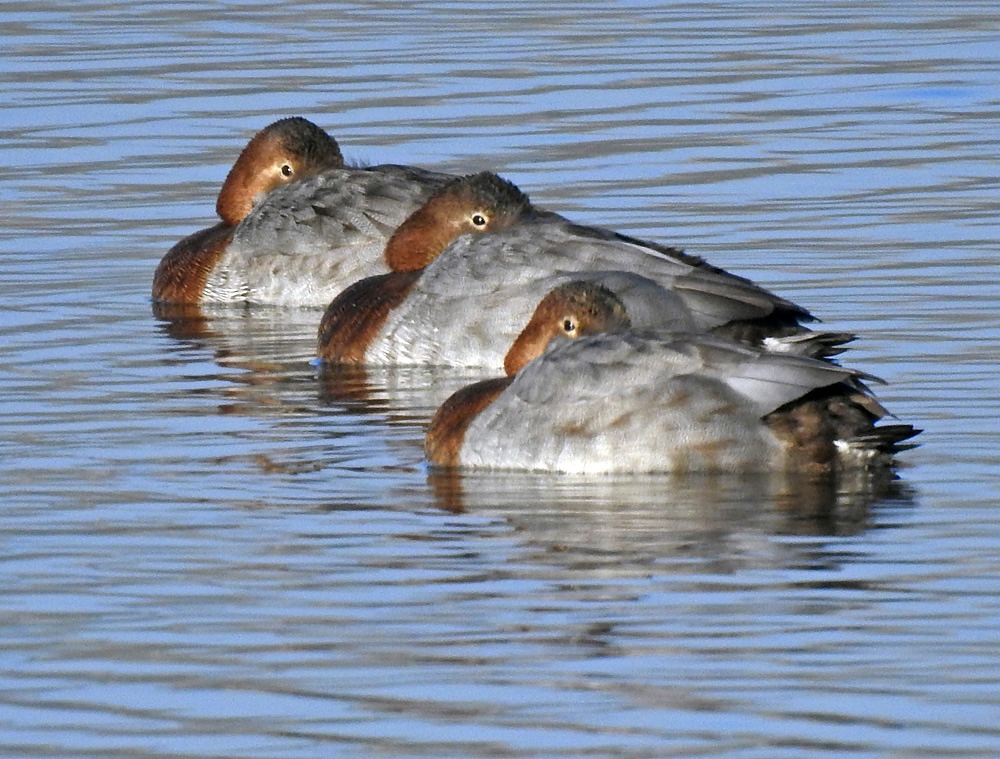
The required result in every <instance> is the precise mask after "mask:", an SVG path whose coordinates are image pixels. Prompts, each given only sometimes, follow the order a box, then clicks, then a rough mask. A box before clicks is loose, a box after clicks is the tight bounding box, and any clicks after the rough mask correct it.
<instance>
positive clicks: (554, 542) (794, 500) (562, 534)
mask: <svg viewBox="0 0 1000 759" xmlns="http://www.w3.org/2000/svg"><path fill="white" fill-rule="evenodd" d="M428 482H429V485H430V487H431V488H432V490H433V493H434V498H435V503H436V505H437V506H438V508H440V509H442V510H446V511H449V512H454V513H475V514H490V515H496V516H498V517H501V518H503V519H504V520H505V521H507V522H508V523H509V524H510V525H511V526H512V527H514V529H516V530H517V531H518V532H519V533H520V534H521V535H522V536H523V540H525V541H526V542H528V543H530V544H531V545H532V546H533V547H534V548H536V549H537V553H536V557H537V558H538V559H539V560H540V561H542V562H544V563H545V564H551V563H553V562H555V563H558V564H560V565H562V566H564V567H573V568H577V569H579V568H585V567H589V568H591V569H598V568H603V569H604V570H606V571H611V572H613V573H614V574H616V575H617V574H619V573H625V574H629V573H630V572H631V571H648V570H649V569H650V568H651V567H652V566H654V565H655V566H656V567H657V572H662V571H663V569H664V566H663V562H670V563H672V564H674V565H675V568H676V569H678V570H679V571H691V572H710V573H718V572H722V573H726V572H730V571H733V570H735V569H737V568H740V567H747V566H781V567H787V566H793V565H795V566H806V567H818V566H824V565H827V564H828V563H830V562H834V563H836V559H835V558H834V557H833V555H832V554H831V553H830V552H828V551H827V550H825V549H821V550H818V552H816V553H811V550H812V549H811V548H810V546H809V544H808V543H797V542H782V541H775V540H774V539H773V538H774V536H817V537H832V536H848V535H857V534H860V533H862V532H864V531H866V530H867V529H869V528H871V527H872V526H874V525H877V524H879V523H880V518H881V517H880V515H884V514H885V513H887V512H890V511H891V510H892V509H899V508H908V507H910V506H912V504H913V494H912V492H911V491H910V489H909V488H908V487H907V486H906V485H905V484H904V483H903V482H902V481H901V480H899V479H897V478H896V477H895V476H894V475H893V474H892V473H891V472H882V473H880V475H879V476H867V477H864V478H857V479H856V480H854V481H850V482H847V481H844V480H843V479H841V480H840V481H832V480H830V479H827V480H815V479H808V478H794V477H788V476H780V475H776V474H760V475H723V476H720V475H690V474H685V475H621V476H599V477H593V476H565V475H555V474H548V473H512V472H497V473H483V472H465V473H463V472H461V471H456V470H431V471H430V473H429V475H428ZM818 545H820V546H822V545H825V541H821V542H820V544H818ZM686 562H691V563H690V566H689V567H688V568H687V569H685V568H684V567H685V566H686Z"/></svg>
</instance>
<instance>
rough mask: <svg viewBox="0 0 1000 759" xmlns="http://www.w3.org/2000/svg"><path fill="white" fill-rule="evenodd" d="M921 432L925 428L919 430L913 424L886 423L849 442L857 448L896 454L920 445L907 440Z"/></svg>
mask: <svg viewBox="0 0 1000 759" xmlns="http://www.w3.org/2000/svg"><path fill="white" fill-rule="evenodd" d="M921 432H923V430H918V429H917V428H916V427H914V426H913V425H912V424H884V425H880V426H878V427H872V429H871V430H870V431H869V432H865V433H862V434H860V435H856V436H855V437H852V438H851V439H850V440H848V441H847V443H848V445H851V446H853V447H856V448H863V449H866V450H870V451H877V452H879V453H886V454H895V453H899V452H900V451H908V450H910V449H911V448H916V447H917V446H918V445H920V444H919V443H907V442H905V441H907V440H910V439H911V438H914V437H916V436H917V435H919V434H920V433H921Z"/></svg>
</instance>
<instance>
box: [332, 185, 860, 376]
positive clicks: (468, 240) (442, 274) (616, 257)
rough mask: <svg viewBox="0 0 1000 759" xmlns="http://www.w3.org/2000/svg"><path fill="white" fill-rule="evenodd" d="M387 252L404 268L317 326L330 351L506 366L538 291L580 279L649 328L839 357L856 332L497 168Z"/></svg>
mask: <svg viewBox="0 0 1000 759" xmlns="http://www.w3.org/2000/svg"><path fill="white" fill-rule="evenodd" d="M477 221H478V222H479V224H478V225H477V224H476V222H477ZM384 255H385V258H386V260H387V261H389V262H390V268H391V269H392V271H390V272H387V273H384V274H381V275H377V276H373V277H370V278H366V279H362V280H359V281H358V282H355V283H354V284H352V285H350V286H349V287H347V288H346V289H345V290H344V291H343V292H342V293H341V294H340V295H339V296H338V297H337V298H335V299H334V300H333V301H332V302H331V303H330V305H329V306H328V307H327V309H326V311H325V313H324V315H323V318H322V319H321V321H320V325H319V330H318V341H317V354H318V357H319V359H320V360H321V361H325V362H329V363H345V364H374V365H379V364H381V365H387V364H440V365H446V366H481V367H484V368H490V369H494V370H499V369H501V368H502V366H503V361H504V357H505V354H506V352H507V348H508V347H509V346H510V344H511V342H512V341H513V340H514V339H515V338H516V337H517V335H518V334H519V332H520V331H521V330H522V329H523V328H524V325H525V324H526V323H527V321H528V319H529V318H530V317H531V314H532V312H533V310H534V308H535V306H536V305H537V304H538V302H539V300H540V299H541V298H542V297H544V295H545V294H546V293H547V292H549V291H550V290H551V289H553V288H554V287H555V286H556V285H558V284H560V283H562V282H565V281H568V280H570V279H575V278H581V277H582V278H590V279H593V280H598V281H601V282H603V284H604V285H605V286H607V287H610V288H611V289H613V290H615V291H616V293H617V294H618V296H619V297H620V298H623V299H624V300H625V301H626V302H627V304H628V305H629V306H630V308H631V310H632V312H633V320H634V321H636V322H637V324H638V326H640V327H642V328H646V327H659V328H665V329H671V330H675V331H705V332H709V331H711V332H715V333H717V334H720V335H726V336H728V337H731V338H733V339H737V340H740V341H743V342H747V343H748V344H755V345H760V346H766V347H769V348H771V349H774V350H778V351H790V352H803V350H805V349H806V348H805V346H808V350H812V351H814V352H815V353H816V354H817V355H818V354H820V353H823V354H825V355H827V356H832V355H836V354H837V353H839V352H840V351H842V350H843V346H844V345H845V344H846V343H847V342H850V340H852V339H853V338H854V336H853V335H850V334H847V333H833V332H826V333H823V337H822V338H818V337H817V336H816V333H813V332H812V330H810V329H809V328H808V327H806V326H805V324H807V323H809V322H811V321H814V320H815V319H814V317H813V316H812V315H811V314H810V313H809V312H808V311H807V310H806V309H805V308H803V307H801V306H799V305H796V304H795V303H792V302H791V301H788V300H786V299H784V298H782V297H780V296H778V295H775V294H774V293H771V292H769V291H768V290H766V289H764V288H763V287H761V286H759V285H757V284H755V283H753V282H751V281H750V280H749V279H745V278H743V277H740V276H737V275H735V274H730V273H729V272H727V271H725V270H723V269H720V268H718V267H715V266H712V265H711V264H709V263H708V262H706V261H704V260H703V259H701V258H699V257H697V256H693V255H690V254H687V253H684V252H683V251H681V250H679V249H677V248H672V247H669V246H665V245H661V244H658V243H653V242H647V241H643V240H638V239H635V238H632V237H629V236H626V235H623V234H619V233H617V232H613V231H611V230H607V229H603V228H600V227H593V226H585V225H582V224H577V223H574V222H572V221H570V220H568V219H566V218H565V217H563V216H561V215H559V214H557V213H555V212H552V211H547V210H544V209H540V208H538V207H536V206H535V205H534V204H532V203H531V201H530V198H529V197H528V196H527V195H526V194H525V193H523V192H522V191H521V190H520V188H518V187H517V186H516V185H515V184H513V183H512V182H509V181H508V180H506V179H504V178H502V177H500V176H498V175H497V174H495V173H493V172H479V173H476V174H470V175H467V176H464V177H457V178H455V179H453V180H451V181H450V182H448V183H447V184H444V185H442V187H441V188H440V189H438V190H437V191H436V192H435V193H434V194H432V195H431V196H430V197H429V198H428V200H427V202H426V203H425V204H424V205H423V206H422V207H421V208H420V209H419V210H417V211H415V212H414V213H413V214H412V215H411V216H410V217H409V218H407V219H406V221H404V222H403V223H402V224H401V225H400V227H399V228H398V229H397V230H396V231H395V232H394V233H393V236H392V237H391V238H390V240H389V241H388V243H387V245H386V249H385V254H384ZM650 287H652V288H654V289H657V290H659V291H661V292H660V296H659V298H658V299H656V303H657V304H658V305H657V307H656V308H652V309H650V308H649V307H648V306H649V304H650V303H652V302H653V300H651V299H649V298H647V297H645V295H643V296H642V297H639V298H633V297H632V291H633V290H634V289H636V288H638V290H640V291H642V292H643V293H645V292H646V291H648V290H649V289H650ZM799 341H803V343H804V345H802V346H798V347H796V343H797V342H799Z"/></svg>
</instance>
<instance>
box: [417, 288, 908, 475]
mask: <svg viewBox="0 0 1000 759" xmlns="http://www.w3.org/2000/svg"><path fill="white" fill-rule="evenodd" d="M506 363H507V374H506V375H505V376H501V377H494V378H491V379H486V380H483V381H480V382H477V383H474V384H472V385H469V386H467V387H464V388H462V389H461V390H459V391H458V392H456V393H455V394H453V395H452V396H450V397H449V398H448V399H447V400H446V401H445V402H444V403H443V404H442V406H441V407H440V408H439V409H438V410H437V412H436V414H435V415H434V417H433V418H432V420H431V422H430V425H429V427H428V429H427V433H426V438H425V453H426V457H427V460H428V462H429V463H430V464H431V465H432V466H433V467H436V468H458V469H462V468H467V469H496V470H504V469H507V470H534V471H546V472H569V473H574V474H600V473H612V472H614V473H651V472H671V473H684V472H730V473H749V472H796V473H801V474H804V475H808V476H810V477H822V476H828V475H831V474H836V473H838V472H843V471H846V470H855V471H857V470H864V469H869V468H872V467H878V466H883V465H887V464H889V463H891V461H892V459H893V457H894V455H895V454H896V453H898V452H899V451H901V450H905V449H906V448H908V447H912V445H910V444H906V443H905V442H904V441H907V440H909V439H910V438H912V437H913V436H915V435H916V434H918V433H919V432H920V430H916V429H915V428H914V427H912V426H911V425H908V424H901V423H900V424H881V425H876V422H878V421H879V420H881V419H883V418H884V417H885V416H886V414H887V412H886V411H885V409H884V408H883V407H882V406H881V404H880V403H879V402H878V401H877V400H876V399H875V397H874V395H873V394H872V393H871V391H870V390H869V389H868V387H867V386H866V384H865V380H869V381H870V380H871V379H872V378H871V377H870V376H869V375H864V374H862V373H861V372H858V371H856V370H853V369H849V368H845V367H842V366H839V365H836V364H834V363H832V362H830V361H825V360H820V359H815V358H809V357H806V356H797V355H789V354H782V353H775V352H769V351H767V350H764V349H761V348H755V347H752V346H749V345H745V344H740V343H737V342H735V341H733V340H731V339H728V338H723V337H718V336H715V335H710V334H706V333H670V332H666V331H658V332H650V331H640V330H636V329H635V328H634V324H633V323H632V320H631V318H630V317H629V314H628V310H627V307H626V305H625V304H624V303H623V302H622V300H621V299H620V298H618V297H617V296H616V295H615V293H614V292H612V291H611V290H610V289H608V288H606V287H604V286H602V285H601V284H599V283H595V282H589V281H570V282H567V283H563V284H561V285H559V286H557V287H556V288H554V289H553V290H552V291H551V292H550V293H548V294H547V295H546V296H545V297H544V298H543V299H542V300H541V301H540V302H539V303H538V305H537V308H536V309H535V311H534V313H533V314H532V316H531V319H530V320H529V322H528V324H527V325H526V326H525V327H524V329H523V330H522V332H521V333H520V334H519V335H518V337H517V339H516V340H515V341H514V343H513V344H512V345H511V346H510V349H509V353H508V359H507V362H506Z"/></svg>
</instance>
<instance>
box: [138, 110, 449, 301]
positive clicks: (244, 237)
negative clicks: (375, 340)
mask: <svg viewBox="0 0 1000 759" xmlns="http://www.w3.org/2000/svg"><path fill="white" fill-rule="evenodd" d="M450 178H451V177H450V175H446V174H443V173H439V172H434V171H430V170H426V169H422V168H419V167H414V166H403V165H395V164H384V165H376V166H369V167H358V168H354V167H348V166H346V165H345V162H344V158H343V155H342V153H341V150H340V147H339V145H338V143H337V141H336V139H334V138H333V137H332V136H330V135H329V134H327V132H326V131H325V130H323V129H322V128H321V127H319V126H317V125H316V124H314V123H313V122H311V121H309V120H308V119H305V118H302V117H299V116H295V117H290V118H285V119H280V120H278V121H275V122H273V123H271V124H269V125H268V126H266V127H265V128H264V129H262V130H260V131H259V132H258V133H257V134H255V135H254V136H253V138H252V139H251V140H250V141H249V142H248V143H247V145H246V147H244V149H243V150H242V152H241V153H240V155H239V157H238V158H237V160H236V163H234V164H233V167H232V169H231V170H230V171H229V174H228V175H227V177H226V180H225V182H223V184H222V188H221V189H220V191H219V196H218V199H217V201H216V212H217V214H218V216H219V219H220V220H219V221H218V222H217V223H216V224H214V225H213V226H211V227H208V228H206V229H203V230H200V231H198V232H195V233H193V234H191V235H188V236H187V237H184V238H183V239H182V240H180V241H179V242H178V243H177V244H176V245H174V246H173V247H172V248H171V249H170V250H169V251H168V252H167V254H166V255H165V256H164V257H163V259H162V260H161V261H160V263H159V265H158V266H157V269H156V271H155V273H154V275H153V287H152V297H153V300H154V302H157V303H167V304H179V305H201V304H209V303H242V304H270V305H279V306H302V307H312V308H322V307H324V306H326V305H328V304H329V303H330V301H331V299H333V298H334V297H335V296H336V295H337V294H338V293H339V292H340V291H341V290H342V289H343V288H344V287H346V286H347V285H348V284H350V283H352V282H354V281H355V280H357V279H360V278H362V277H366V276H370V275H374V274H379V273H383V272H387V271H390V269H389V267H388V265H387V264H385V263H384V259H383V257H382V253H383V251H384V248H385V244H386V241H387V240H388V238H389V236H390V235H391V234H392V232H393V231H394V230H395V229H396V227H398V226H399V225H400V223H402V222H403V221H404V220H405V219H406V218H407V217H408V216H410V215H411V214H412V213H413V212H414V211H415V210H417V209H418V208H420V206H421V205H423V203H424V202H425V201H426V200H427V199H428V198H429V197H430V195H431V194H432V192H433V191H434V190H435V189H437V188H438V187H439V186H440V185H442V184H443V183H444V182H445V181H447V180H448V179H450Z"/></svg>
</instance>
